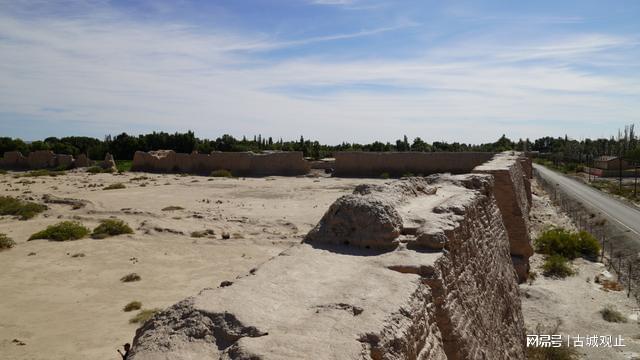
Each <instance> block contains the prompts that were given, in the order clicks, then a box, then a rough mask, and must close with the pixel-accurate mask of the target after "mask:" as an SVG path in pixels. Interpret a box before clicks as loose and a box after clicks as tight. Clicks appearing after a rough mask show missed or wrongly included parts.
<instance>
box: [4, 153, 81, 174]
mask: <svg viewBox="0 0 640 360" xmlns="http://www.w3.org/2000/svg"><path fill="white" fill-rule="evenodd" d="M80 156H84V159H86V156H85V155H80ZM84 159H83V160H82V161H81V162H78V160H77V159H74V157H73V156H72V155H67V154H54V153H53V151H50V150H37V151H32V152H30V153H29V155H27V156H24V155H22V153H21V152H19V151H8V152H5V153H4V156H3V158H1V159H0V168H5V169H12V170H29V169H32V170H33V169H52V168H61V169H70V168H73V167H80V166H85V165H83V162H84ZM87 160H88V159H87Z"/></svg>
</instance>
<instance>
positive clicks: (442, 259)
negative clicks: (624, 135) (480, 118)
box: [131, 174, 525, 360]
mask: <svg viewBox="0 0 640 360" xmlns="http://www.w3.org/2000/svg"><path fill="white" fill-rule="evenodd" d="M494 193H495V191H494V190H493V177H491V176H489V175H485V174H474V175H458V176H451V175H435V176H431V177H429V178H426V179H425V178H412V179H408V180H398V181H394V182H390V183H387V184H384V185H363V186H358V187H357V188H356V189H355V191H354V193H353V194H352V195H346V196H344V197H342V198H341V199H339V200H338V201H336V203H334V204H333V205H332V206H331V207H330V208H329V210H328V211H327V213H326V214H325V215H324V217H323V218H322V220H321V221H320V222H319V223H318V225H317V226H316V228H314V229H313V230H312V231H311V232H310V233H309V235H308V237H307V239H305V242H306V243H305V244H301V245H297V246H294V247H293V248H291V249H289V250H287V251H285V252H283V253H282V254H280V256H277V257H275V258H273V259H272V260H270V261H268V262H266V263H265V264H263V265H262V266H260V267H259V268H257V269H255V270H254V271H252V272H251V273H250V274H248V275H247V276H243V277H240V278H238V279H235V280H234V281H233V283H227V284H221V286H220V287H218V288H215V289H211V288H209V289H205V290H203V291H201V292H200V293H199V294H198V295H196V296H195V297H192V298H189V299H187V300H184V301H182V302H180V303H178V304H176V305H174V306H172V307H170V308H169V309H167V310H165V311H162V312H160V313H159V314H157V315H156V316H155V317H154V318H152V319H151V320H150V321H148V322H146V323H145V324H144V325H143V326H142V327H141V328H139V329H138V330H137V331H136V336H135V339H134V341H133V349H132V355H131V358H132V360H151V359H154V360H155V359H175V360H186V359H201V358H211V359H227V360H231V359H238V360H240V359H254V360H262V359H265V360H266V359H319V360H323V359H367V360H381V359H385V360H404V359H420V360H426V359H433V360H462V359H495V360H501V359H505V360H506V359H524V358H525V326H524V321H523V316H522V312H521V304H520V296H519V289H518V286H517V283H516V274H515V272H514V270H513V267H512V262H511V258H510V252H509V242H508V239H507V233H506V230H505V227H504V224H503V222H502V217H501V216H500V210H499V208H498V205H497V202H496V200H495V198H494V196H493V194H494ZM352 225H353V226H352ZM372 235H375V236H377V237H376V238H371V236H372ZM336 236H337V237H339V239H335V238H334V237H336Z"/></svg>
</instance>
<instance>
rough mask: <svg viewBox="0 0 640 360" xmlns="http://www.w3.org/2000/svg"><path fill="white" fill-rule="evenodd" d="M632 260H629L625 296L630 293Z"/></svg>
mask: <svg viewBox="0 0 640 360" xmlns="http://www.w3.org/2000/svg"><path fill="white" fill-rule="evenodd" d="M632 263H633V261H629V275H628V278H629V279H628V285H627V297H629V296H630V295H631V269H632V266H631V265H632Z"/></svg>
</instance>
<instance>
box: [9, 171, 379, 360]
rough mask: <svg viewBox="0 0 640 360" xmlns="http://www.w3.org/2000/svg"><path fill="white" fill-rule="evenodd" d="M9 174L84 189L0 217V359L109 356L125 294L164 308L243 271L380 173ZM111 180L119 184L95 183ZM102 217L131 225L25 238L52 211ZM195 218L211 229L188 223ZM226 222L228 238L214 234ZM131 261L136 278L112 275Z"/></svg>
mask: <svg viewBox="0 0 640 360" xmlns="http://www.w3.org/2000/svg"><path fill="white" fill-rule="evenodd" d="M16 174H20V173H11V172H10V173H8V174H5V175H0V189H1V190H0V195H9V196H14V197H19V198H22V199H29V200H32V201H36V202H41V199H42V196H43V195H45V194H50V195H53V196H56V197H60V198H73V199H77V200H83V201H85V202H86V206H84V207H83V208H80V209H75V210H74V209H73V207H72V206H71V205H65V204H47V206H48V208H49V209H48V210H46V211H45V212H44V213H42V214H40V215H38V216H36V217H35V218H33V219H31V220H26V221H20V220H17V219H14V218H12V217H6V216H5V217H3V218H1V219H0V233H5V234H7V235H8V236H10V237H11V238H13V239H14V240H15V242H16V243H17V244H16V246H15V247H13V248H12V249H9V250H5V251H2V252H0V264H2V271H0V289H2V291H1V293H2V296H1V297H0V353H1V354H2V356H1V357H2V358H3V359H69V360H73V359H117V358H118V357H117V356H118V354H117V353H116V348H118V347H120V346H121V345H122V344H124V343H125V342H130V341H131V340H132V339H133V336H134V334H135V330H136V328H137V327H138V325H136V324H129V319H130V318H132V317H133V316H134V315H135V314H136V313H137V312H136V311H132V312H124V311H123V307H124V306H125V305H126V304H127V303H129V302H131V301H134V300H137V301H140V302H142V308H143V309H153V308H163V307H167V306H169V305H171V304H173V303H175V302H177V301H179V300H182V299H184V298H185V297H188V296H192V295H195V294H197V293H198V292H199V291H200V290H202V289H204V288H207V287H217V286H218V285H219V284H220V283H221V282H222V281H225V280H230V281H232V280H233V279H235V278H236V277H238V276H242V275H245V274H247V273H248V272H249V271H250V270H251V269H252V268H254V267H256V266H259V265H260V264H261V263H263V262H264V261H267V260H268V259H270V258H271V257H273V256H275V255H277V254H278V253H280V252H281V251H283V250H285V249H287V248H288V247H290V246H291V245H292V244H295V243H298V242H300V241H301V239H302V237H303V236H304V235H305V234H306V233H307V232H308V231H309V230H310V229H311V227H312V226H315V224H316V223H317V222H318V220H319V219H320V218H321V217H322V215H323V213H324V212H325V211H326V209H327V208H328V207H329V205H330V204H331V203H332V202H333V201H334V200H335V199H336V198H338V197H339V196H341V195H343V194H346V193H350V192H351V191H352V190H353V187H354V186H355V185H357V184H362V183H376V182H381V181H382V180H377V179H340V178H329V177H313V176H312V177H267V178H209V177H201V176H179V175H167V174H146V173H145V174H143V173H125V174H95V175H91V174H88V173H86V172H83V171H72V172H68V173H67V174H66V175H63V176H57V177H49V176H43V177H35V178H31V177H19V178H16V177H15V175H16ZM115 183H122V184H124V185H125V187H126V188H124V189H116V190H103V188H104V187H106V186H107V185H110V184H115ZM168 207H179V208H174V210H170V209H167V208H168ZM163 209H165V210H163ZM112 217H115V218H118V219H122V220H124V221H126V222H127V223H128V224H129V225H130V226H131V227H132V228H133V229H134V231H135V233H134V234H132V235H120V236H116V237H110V238H106V239H102V240H94V239H91V238H86V239H81V240H76V241H67V242H54V241H48V240H33V241H27V239H28V238H29V236H30V235H31V234H33V233H35V232H37V231H40V230H42V229H44V228H45V227H46V226H48V225H51V224H54V223H57V222H59V221H62V220H77V221H80V222H81V223H82V224H84V225H85V226H87V227H89V228H93V227H95V226H96V225H97V224H98V223H99V221H100V220H102V219H107V218H112ZM204 230H213V234H214V235H207V236H205V237H200V238H194V237H191V235H190V234H191V233H192V232H194V231H204ZM224 233H227V234H228V235H229V236H230V238H229V239H222V235H223V234H224ZM79 254H84V255H79ZM74 256H75V257H74ZM134 272H135V273H137V274H139V275H140V276H141V280H140V281H136V282H129V283H123V282H121V281H120V278H121V277H122V276H124V275H126V274H129V273H134ZM22 344H24V345H22Z"/></svg>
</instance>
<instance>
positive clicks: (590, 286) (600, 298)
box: [520, 181, 640, 360]
mask: <svg viewBox="0 0 640 360" xmlns="http://www.w3.org/2000/svg"><path fill="white" fill-rule="evenodd" d="M533 192H534V194H533V206H532V212H531V219H532V222H531V224H532V229H531V237H532V239H535V238H536V237H537V236H538V234H540V233H541V232H542V231H543V230H544V228H546V227H548V226H550V225H555V226H561V227H564V228H566V229H571V230H575V226H574V224H573V223H572V221H571V219H569V218H568V217H567V216H566V214H564V213H562V212H561V210H560V209H558V208H557V207H555V206H554V205H553V204H552V203H551V202H550V200H549V197H548V196H547V195H546V193H544V191H543V190H542V189H541V188H540V187H538V186H537V184H535V181H534V184H533ZM531 260H532V271H534V272H536V273H537V274H538V276H537V278H536V280H534V281H533V283H532V284H523V285H521V286H520V290H521V292H522V295H523V297H522V307H523V313H524V317H525V322H526V324H527V328H528V333H529V334H535V333H536V332H535V331H534V329H535V328H536V325H538V324H544V325H547V326H551V325H553V324H555V323H556V321H560V322H561V325H560V328H559V332H560V333H561V334H562V335H563V336H564V337H563V339H564V340H565V341H566V336H567V335H568V336H571V339H572V340H573V338H574V337H576V336H583V337H584V336H587V335H591V336H593V335H599V336H608V335H611V336H612V337H616V336H618V335H621V336H622V338H623V339H624V341H623V343H624V344H625V345H626V347H617V348H611V347H598V348H594V347H581V348H578V350H579V351H580V353H581V354H582V355H583V357H584V358H586V359H607V360H613V359H640V340H639V339H640V325H639V324H638V312H637V311H636V310H635V309H638V304H637V303H636V301H635V300H633V299H630V298H627V292H626V290H623V291H608V290H606V289H603V288H602V287H601V286H600V285H599V284H597V283H595V282H594V278H595V276H596V275H598V274H600V273H601V272H603V271H606V270H607V269H606V267H605V265H604V264H602V263H594V262H590V261H586V260H583V259H576V260H574V261H573V264H572V265H573V268H574V270H576V271H577V274H576V275H574V276H571V277H568V278H566V279H562V280H561V279H551V278H545V277H544V276H542V269H541V265H542V263H543V260H544V258H543V256H542V255H539V254H536V255H534V256H533V257H532V258H531ZM605 305H613V306H614V307H615V308H616V309H617V310H619V311H620V312H621V313H623V314H624V315H625V316H627V318H628V321H627V323H609V322H606V321H604V320H603V319H602V316H601V315H600V313H599V311H600V310H601V309H602V308H603V307H604V306H605ZM585 344H586V343H585Z"/></svg>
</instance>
